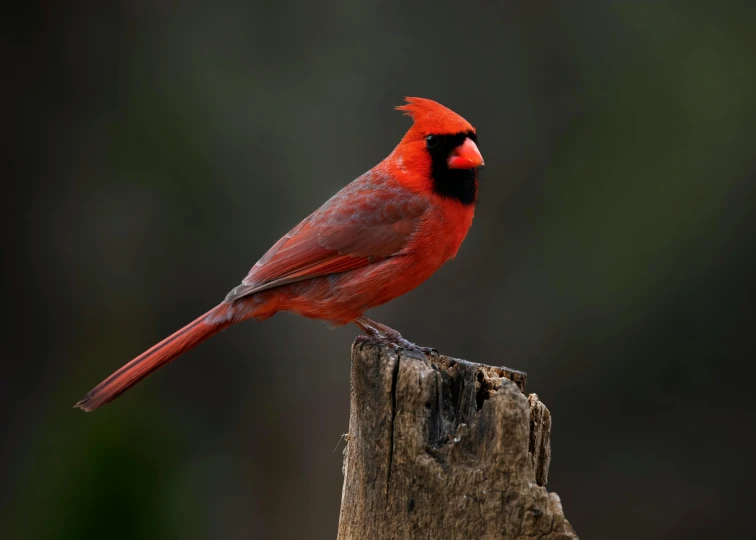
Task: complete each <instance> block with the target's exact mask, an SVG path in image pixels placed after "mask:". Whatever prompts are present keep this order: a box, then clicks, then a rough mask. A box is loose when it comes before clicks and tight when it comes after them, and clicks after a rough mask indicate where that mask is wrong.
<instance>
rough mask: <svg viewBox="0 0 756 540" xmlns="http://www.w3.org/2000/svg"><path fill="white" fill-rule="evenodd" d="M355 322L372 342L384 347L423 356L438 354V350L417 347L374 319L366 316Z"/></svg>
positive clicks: (358, 318)
mask: <svg viewBox="0 0 756 540" xmlns="http://www.w3.org/2000/svg"><path fill="white" fill-rule="evenodd" d="M353 322H354V324H356V325H357V326H359V327H360V329H362V331H363V332H365V334H366V336H367V337H368V338H370V339H371V341H376V342H378V343H380V344H382V345H392V346H394V347H395V348H401V349H407V350H408V351H415V352H419V353H423V354H432V353H434V352H435V353H438V351H436V349H433V348H431V347H420V346H419V345H416V344H414V343H412V342H411V341H408V340H406V339H404V338H403V337H402V335H401V334H400V333H399V332H398V331H396V330H394V329H393V328H391V327H389V326H386V325H385V324H381V323H379V322H378V321H374V320H373V319H371V318H370V317H366V316H365V315H361V316H359V317H357V318H356V319H355V320H354V321H353Z"/></svg>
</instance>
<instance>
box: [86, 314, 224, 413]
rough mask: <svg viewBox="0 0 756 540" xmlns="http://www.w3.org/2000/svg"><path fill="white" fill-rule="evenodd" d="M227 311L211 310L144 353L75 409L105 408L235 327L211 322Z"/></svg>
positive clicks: (112, 376)
mask: <svg viewBox="0 0 756 540" xmlns="http://www.w3.org/2000/svg"><path fill="white" fill-rule="evenodd" d="M225 309H227V305H226V304H220V305H219V306H217V307H215V308H213V309H211V310H210V311H208V312H207V313H205V314H204V315H202V316H201V317H200V318H198V319H197V320H195V321H194V322H191V323H189V324H187V325H186V326H185V327H184V328H182V329H181V330H179V331H178V332H176V333H175V334H172V335H170V336H168V337H167V338H165V339H164V340H163V341H161V342H160V343H158V344H157V345H155V346H153V347H152V348H151V349H148V350H147V351H145V352H143V353H142V354H140V355H139V356H137V357H136V358H134V359H133V360H132V361H131V362H129V363H128V364H126V365H125V366H123V367H122V368H121V369H119V370H118V371H116V372H115V373H113V374H112V375H111V376H110V377H108V378H107V379H105V380H104V381H102V382H101V383H100V384H98V385H97V386H96V387H94V388H93V389H92V390H90V392H89V393H88V394H87V395H86V396H84V397H83V398H82V399H81V400H80V401H79V402H78V403H77V404H76V405H74V406H75V407H79V408H80V409H83V410H85V411H87V412H89V411H93V410H95V409H97V408H98V407H102V406H103V405H105V404H106V403H108V402H109V401H113V400H114V399H115V398H117V397H118V396H119V395H121V394H122V393H124V392H125V391H126V390H128V389H129V388H131V387H132V386H134V385H135V384H136V383H138V382H139V381H141V380H142V379H144V378H145V377H146V376H147V375H149V374H150V373H152V372H153V371H155V370H156V369H158V368H160V367H162V366H164V365H165V364H167V363H168V362H170V361H171V360H173V359H174V358H176V357H177V356H179V355H180V354H182V353H185V352H186V351H188V350H189V349H191V348H192V347H194V346H195V345H197V344H199V343H201V342H203V341H205V340H206V339H207V338H209V337H211V336H214V335H215V334H217V333H218V332H220V331H221V330H224V329H226V328H228V327H229V326H231V325H232V324H233V323H234V322H235V321H233V320H230V321H229V320H225V318H224V317H213V318H217V319H218V321H219V322H217V323H215V322H213V323H207V322H206V319H207V318H208V316H210V315H222V312H223V311H225Z"/></svg>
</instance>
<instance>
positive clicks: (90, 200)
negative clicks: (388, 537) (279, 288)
mask: <svg viewBox="0 0 756 540" xmlns="http://www.w3.org/2000/svg"><path fill="white" fill-rule="evenodd" d="M157 3H158V4H160V6H159V7H154V6H152V5H151V4H152V3H151V2H102V3H90V4H88V5H87V4H84V3H76V6H68V7H63V6H61V5H59V3H57V2H47V3H42V4H38V5H36V7H32V6H28V7H26V8H24V9H23V10H17V11H14V12H12V13H11V12H10V11H9V10H7V8H6V16H5V17H4V18H3V26H4V28H3V32H2V37H1V38H0V40H2V43H3V44H4V45H3V47H2V55H3V57H4V61H3V66H4V69H3V71H4V74H3V81H4V82H3V87H4V90H3V94H5V95H6V98H5V99H4V100H3V110H4V116H5V120H6V121H5V122H4V123H3V124H4V126H5V129H4V135H5V137H4V138H3V140H4V141H5V142H4V143H3V147H4V148H5V151H4V152H3V153H4V154H6V151H7V154H6V156H5V157H4V158H3V161H2V167H3V169H4V171H3V177H4V178H5V180H4V182H3V190H2V191H3V197H2V206H3V212H2V226H3V229H2V230H3V232H4V234H5V238H4V240H5V241H4V249H3V254H4V257H3V258H4V264H3V269H4V272H5V276H4V278H3V286H4V289H5V298H6V300H5V315H6V318H7V322H6V323H4V325H3V345H2V356H3V360H2V375H0V406H1V407H2V411H3V416H2V418H3V421H2V423H1V425H2V432H1V434H2V445H1V446H0V457H1V458H2V461H1V462H0V463H1V465H0V520H1V524H2V536H3V537H4V538H13V539H15V538H19V539H26V538H30V539H36V538H77V539H80V538H95V537H106V538H180V539H209V538H228V539H235V538H333V537H334V536H335V534H336V524H337V520H338V511H339V503H340V493H341V483H342V476H341V447H340V448H339V450H337V451H336V452H334V451H333V450H334V447H335V446H336V444H337V441H338V440H339V436H340V435H341V434H342V433H343V432H345V431H346V429H347V424H348V416H349V346H350V343H351V341H352V339H353V338H354V336H355V335H356V333H357V329H356V328H355V327H345V328H341V329H337V330H329V329H328V328H327V327H326V326H325V325H323V324H322V323H319V322H316V321H310V320H305V319H301V318H298V317H294V316H291V315H287V314H284V315H279V316H277V317H275V318H273V319H272V320H269V321H266V322H264V323H259V324H258V323H254V322H248V323H245V324H243V325H240V326H238V327H234V328H232V329H230V330H228V331H227V332H224V333H223V334H221V335H220V336H218V337H216V338H214V339H213V340H211V341H210V342H208V343H205V344H203V345H202V346H201V347H199V348H198V349H196V350H193V351H192V352H191V353H189V354H187V355H186V356H184V357H182V358H181V359H180V361H178V362H176V364H174V365H171V366H170V367H169V368H166V369H165V370H162V371H160V372H159V373H158V374H156V375H154V376H153V377H151V378H150V379H148V380H147V381H145V382H144V383H143V384H141V385H139V386H138V387H137V388H135V389H134V390H132V391H131V392H129V393H128V394H126V395H124V396H123V397H122V398H121V399H119V400H118V401H117V402H115V403H113V404H111V405H109V406H107V407H106V408H104V409H103V410H101V411H98V412H96V413H93V414H84V413H82V412H81V411H78V410H74V409H72V408H71V406H72V405H73V403H74V402H75V401H76V400H77V399H79V398H80V397H81V396H82V395H83V394H84V393H85V392H86V391H88V390H89V389H90V388H91V387H92V386H94V385H95V384H96V383H98V382H99V381H100V380H101V379H102V378H104V377H105V376H106V375H108V374H109V373H110V372H111V371H113V370H114V369H116V368H117V367H119V366H120V365H121V364H122V363H124V362H126V361H127V360H130V359H131V358H132V357H133V356H135V355H136V354H138V353H140V352H141V351H142V350H144V349H145V348H147V347H148V346H150V345H152V344H153V343H154V342H156V341H158V340H159V339H161V338H163V337H164V336H165V335H167V334H169V333H171V332H172V331H174V330H176V329H177V328H179V327H180V326H182V325H183V324H185V323H187V322H189V321H190V320H192V319H194V318H195V317H196V316H197V315H199V314H200V313H202V312H204V311H205V310H206V309H208V308H209V307H211V306H213V305H215V304H216V303H217V302H218V301H219V300H220V299H222V298H223V296H224V295H225V294H226V292H227V291H228V290H229V289H231V288H232V287H233V286H235V285H236V284H237V283H238V282H239V280H240V279H241V278H242V277H243V276H244V275H245V274H246V271H247V269H248V268H249V267H250V266H251V265H252V264H253V263H254V262H255V261H256V260H257V259H258V257H259V256H260V255H261V254H262V253H263V252H264V251H265V250H266V249H267V248H268V247H269V245H271V244H272V243H273V242H274V241H275V240H277V239H278V238H279V236H280V235H282V234H283V233H285V232H286V231H287V230H288V229H289V228H290V227H291V226H292V225H294V224H295V223H297V222H298V221H299V220H300V219H301V218H302V217H304V216H305V215H306V214H308V213H309V212H310V211H312V210H313V209H315V208H316V207H317V206H319V205H320V204H321V203H322V202H323V201H325V200H326V199H327V198H328V197H329V196H330V195H332V194H333V193H334V192H336V191H337V190H338V189H339V188H340V187H342V186H343V185H344V184H346V183H347V182H349V181H350V180H351V179H352V178H354V177H356V176H358V175H359V174H361V173H362V172H364V171H365V170H367V169H368V168H370V167H372V166H373V165H374V164H375V163H377V162H378V161H379V160H381V159H382V158H383V157H385V156H386V155H387V154H388V153H389V152H390V151H391V149H392V148H393V146H394V145H395V144H396V143H397V142H398V141H399V139H400V138H401V136H402V134H403V133H404V131H405V130H406V129H407V128H408V127H409V120H408V119H407V118H405V117H402V116H401V115H400V114H399V113H397V112H395V111H392V107H393V106H395V105H398V104H400V103H401V99H402V97H403V96H405V95H417V96H424V97H430V98H433V99H436V100H438V101H440V102H441V103H443V104H445V105H447V106H449V107H451V108H453V109H454V110H455V111H457V112H459V113H460V114H462V115H463V116H464V117H465V118H467V119H468V120H469V121H470V122H471V123H473V124H474V125H475V126H476V127H477V129H478V134H479V140H480V143H481V150H482V152H483V155H484V156H485V159H486V167H485V169H484V170H483V173H482V181H481V196H480V204H479V206H478V210H477V215H476V219H475V223H474V225H473V228H472V229H471V232H470V234H469V236H468V239H467V241H466V243H465V244H464V245H463V247H462V249H461V251H460V253H459V256H458V257H457V260H455V261H454V262H453V263H450V264H448V265H447V266H446V267H444V268H443V269H442V270H440V271H439V272H438V274H437V275H436V276H434V277H433V278H432V279H431V280H429V281H428V282H427V283H426V284H424V285H423V286H421V287H420V288H418V289H417V290H416V291H413V292H412V293H410V294H408V295H406V296H405V297H403V298H401V299H398V300H396V301H394V302H393V303H391V304H389V305H387V306H384V307H382V308H380V309H377V310H375V311H373V312H371V313H372V314H373V315H374V316H375V317H376V318H378V319H379V320H381V321H383V322H385V323H387V324H389V325H391V326H394V327H396V328H399V329H400V330H401V331H402V332H403V333H404V334H405V335H406V336H407V337H409V338H410V339H413V340H415V341H417V342H418V343H421V344H425V345H432V346H435V347H437V348H438V349H440V350H441V352H443V353H446V354H449V355H453V356H458V357H464V358H467V359H470V360H475V361H480V362H485V363H492V364H503V365H508V366H511V367H515V368H519V369H524V370H526V371H528V372H529V375H530V377H529V389H530V391H533V392H537V393H538V394H539V395H540V396H541V398H542V399H543V400H544V402H545V403H546V404H547V405H548V406H549V407H550V409H551V410H552V412H553V415H554V428H553V452H554V457H553V462H552V468H551V475H550V483H549V486H548V487H549V489H550V490H553V491H556V492H557V493H558V494H559V495H560V497H561V498H562V501H563V504H564V508H565V513H566V515H567V517H568V519H569V520H570V521H571V522H572V524H573V525H574V527H575V528H576V530H577V532H578V533H579V534H580V535H581V538H586V539H588V538H614V539H637V538H644V539H667V538H669V539H690V538H720V537H725V536H727V537H729V536H736V535H740V536H741V537H747V536H749V535H750V534H752V532H753V526H752V517H751V515H749V513H748V512H749V511H750V508H751V505H752V500H753V496H752V490H753V486H752V484H751V480H752V479H753V472H754V470H753V469H754V467H753V463H752V462H753V455H754V453H753V452H754V449H753V445H752V444H751V443H752V440H753V436H754V427H753V423H754V422H753V417H750V416H749V413H750V409H751V408H752V396H753V391H752V387H753V385H752V381H753V379H752V377H753V375H754V370H753V365H752V364H753V357H754V355H753V346H752V344H753V340H752V337H751V335H752V331H753V329H754V322H755V321H754V316H753V306H754V304H753V301H752V296H751V295H752V294H753V293H754V292H755V291H753V289H754V287H753V282H754V272H755V271H756V267H755V266H756V265H755V264H754V259H753V257H752V255H753V251H754V246H753V233H752V231H753V230H754V225H756V223H755V222H756V217H754V212H753V208H754V205H753V199H752V197H753V195H754V189H753V184H754V181H755V180H756V154H755V153H754V146H755V143H756V128H755V127H754V119H755V118H756V77H755V76H754V75H755V73H756V69H755V68H754V66H755V65H756V62H755V61H754V57H755V53H756V32H754V30H753V21H754V20H755V16H756V9H754V7H755V6H756V3H753V2H750V3H747V2H744V3H742V4H740V5H735V4H727V3H712V7H709V8H705V7H697V6H695V5H693V4H694V3H692V2H688V3H679V4H677V5H673V4H666V3H661V2H642V1H635V2H593V3H583V4H577V3H571V2H570V3H568V2H563V3H561V4H560V5H556V4H555V5H552V6H548V7H547V6H546V5H544V4H542V3H540V2H522V3H500V4H501V5H499V6H498V7H493V6H490V7H486V8H477V7H475V6H474V5H473V4H471V3H460V2H452V1H436V2H433V3H427V4H409V3H406V2H379V1H372V2H352V1H347V0H345V1H342V2H331V3H317V2H307V3H305V2H303V3H294V2H268V3H264V4H263V3H255V2H249V1H225V2H216V3H214V4H213V5H212V6H210V5H208V6H206V7H200V6H196V5H191V6H189V5H186V4H185V3H180V2H170V1H169V2H157ZM6 93H7V94H6Z"/></svg>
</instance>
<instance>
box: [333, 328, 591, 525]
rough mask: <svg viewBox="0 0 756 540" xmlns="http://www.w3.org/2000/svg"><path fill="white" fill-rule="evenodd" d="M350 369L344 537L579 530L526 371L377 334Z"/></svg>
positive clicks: (545, 417)
mask: <svg viewBox="0 0 756 540" xmlns="http://www.w3.org/2000/svg"><path fill="white" fill-rule="evenodd" d="M351 373H352V374H351V380H352V391H351V417H350V422H349V439H348V445H347V448H346V450H345V458H344V489H343V492H342V502H341V515H340V520H339V534H338V538H339V540H347V539H364V538H370V539H376V540H379V539H394V538H396V539H408V538H434V539H447V538H448V539H456V538H460V539H462V538H464V539H473V538H475V539H477V538H480V539H509V538H542V539H549V540H551V539H576V538H577V536H576V535H575V533H574V531H573V530H572V527H571V526H570V524H569V522H568V521H567V520H566V519H565V517H564V514H563V512H562V506H561V503H560V500H559V497H558V496H557V495H556V494H555V493H551V494H549V493H547V491H546V489H545V488H544V487H543V486H544V485H545V484H546V481H547V476H548V466H549V460H550V456H551V452H550V444H549V442H550V440H549V433H550V426H551V417H550V414H549V411H548V409H546V407H545V406H544V405H543V403H541V402H540V401H539V400H538V396H536V395H535V394H531V396H530V397H526V396H525V395H524V394H523V390H524V387H525V379H526V377H525V374H524V373H522V372H516V371H514V370H509V369H507V368H499V367H493V366H486V365H483V364H476V363H472V362H467V361H464V360H458V359H454V358H448V357H445V356H437V355H428V356H424V355H422V354H418V353H413V352H409V351H404V350H400V351H394V350H393V349H391V348H389V347H384V346H380V345H377V344H374V343H370V342H367V343H364V342H355V344H354V345H353V347H352V372H351Z"/></svg>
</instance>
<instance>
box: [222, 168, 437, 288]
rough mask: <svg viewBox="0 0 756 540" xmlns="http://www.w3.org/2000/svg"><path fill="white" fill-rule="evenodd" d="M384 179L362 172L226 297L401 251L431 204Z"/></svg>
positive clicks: (359, 264)
mask: <svg viewBox="0 0 756 540" xmlns="http://www.w3.org/2000/svg"><path fill="white" fill-rule="evenodd" d="M383 184H385V183H381V184H380V185H376V184H375V183H374V182H371V181H368V179H365V177H361V178H359V179H357V180H355V181H354V182H352V183H351V184H349V185H348V186H346V187H345V188H344V189H342V190H341V191H340V192H339V193H337V194H336V195H334V196H333V197H332V198H331V199H330V200H329V201H328V202H326V203H325V204H324V205H323V206H321V207H320V208H319V209H318V210H316V211H315V212H314V213H312V214H311V215H310V216H308V217H307V218H305V219H304V220H303V221H302V222H301V223H300V224H299V225H297V226H296V227H294V228H293V229H292V230H291V231H289V232H288V233H287V234H286V235H285V236H284V237H283V238H281V239H280V240H279V241H278V242H276V243H275V244H274V245H273V247H271V248H270V249H269V250H268V252H267V253H266V254H265V255H263V257H262V258H261V259H260V260H259V261H258V262H257V263H256V264H255V266H253V267H252V269H251V270H250V271H249V274H247V277H246V278H244V280H243V281H242V283H241V285H239V286H238V287H236V288H235V289H233V290H232V291H231V292H230V293H228V295H227V296H226V300H227V301H233V300H237V299H239V298H242V297H244V296H248V295H250V294H254V293H256V292H260V291H264V290H266V289H271V288H273V287H278V286H280V285H285V284H287V283H293V282H296V281H303V280H306V279H311V278H314V277H319V276H325V275H329V274H337V273H341V272H347V271H349V270H354V269H355V268H360V267H363V266H367V265H369V264H375V263H377V262H379V261H381V260H384V259H386V258H388V257H392V256H395V255H398V254H400V253H401V252H402V250H403V249H404V248H405V246H406V245H407V242H408V240H409V238H410V237H411V235H412V234H413V233H414V232H415V230H417V227H418V224H419V222H420V219H421V217H422V215H423V213H424V212H425V211H426V209H427V207H428V204H429V203H428V201H427V200H426V199H424V198H422V197H419V196H417V195H415V194H412V193H408V192H407V191H406V190H402V189H400V188H399V187H398V186H396V187H394V186H386V185H383Z"/></svg>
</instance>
